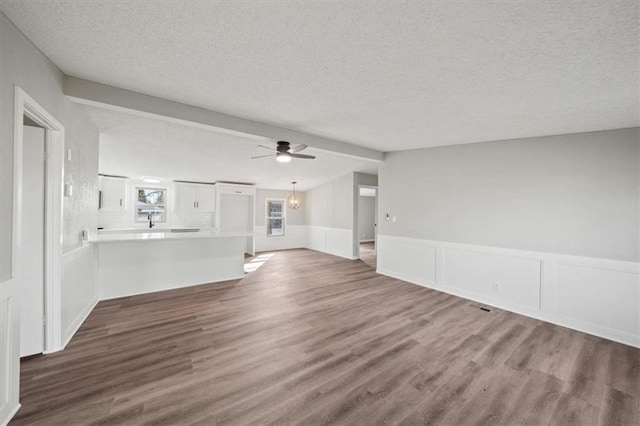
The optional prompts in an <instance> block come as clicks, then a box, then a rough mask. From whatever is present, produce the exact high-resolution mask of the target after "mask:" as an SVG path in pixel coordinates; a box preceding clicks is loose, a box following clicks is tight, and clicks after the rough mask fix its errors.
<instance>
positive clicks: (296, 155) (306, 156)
mask: <svg viewBox="0 0 640 426" xmlns="http://www.w3.org/2000/svg"><path fill="white" fill-rule="evenodd" d="M290 155H291V156H292V157H293V158H304V159H306V160H314V159H315V158H316V157H314V156H313V155H306V154H290Z"/></svg>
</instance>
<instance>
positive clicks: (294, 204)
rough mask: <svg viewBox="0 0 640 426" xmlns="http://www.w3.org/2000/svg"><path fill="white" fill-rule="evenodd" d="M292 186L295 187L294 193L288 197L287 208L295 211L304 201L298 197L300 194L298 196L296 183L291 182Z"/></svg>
mask: <svg viewBox="0 0 640 426" xmlns="http://www.w3.org/2000/svg"><path fill="white" fill-rule="evenodd" d="M291 184H292V185H293V193H292V194H291V195H289V196H288V197H287V206H289V208H290V209H291V210H295V209H297V208H298V207H300V206H301V205H302V201H301V200H300V197H298V194H296V182H291Z"/></svg>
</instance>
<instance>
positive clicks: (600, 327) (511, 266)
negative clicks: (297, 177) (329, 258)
mask: <svg viewBox="0 0 640 426" xmlns="http://www.w3.org/2000/svg"><path fill="white" fill-rule="evenodd" d="M434 260H435V261H434ZM378 272H379V273H381V274H384V275H388V276H392V277H395V278H398V279H401V280H404V281H408V282H412V283H414V284H419V285H423V286H426V287H430V288H434V289H436V290H440V291H444V292H447V293H451V294H454V295H457V296H460V297H464V298H467V299H470V300H474V301H477V302H480V303H484V304H488V305H492V306H495V307H498V308H501V309H506V310H509V311H513V312H517V313H519V314H523V315H528V316H530V317H533V318H538V319H541V320H543V321H547V322H551V323H554V324H558V325H562V326H565V327H569V328H573V329H576V330H579V331H582V332H585V333H589V334H593V335H596V336H600V337H604V338H606V339H610V340H614V341H617V342H621V343H625V344H628V345H632V346H636V347H640V263H634V262H624V261H616V260H608V259H595V258H587V257H578V256H568V255H559V254H552V253H542V252H531V251H525V250H514V249H504V248H497V247H487V246H476V245H471V244H460V243H451V242H446V241H433V240H421V239H414V238H404V237H394V236H389V235H378Z"/></svg>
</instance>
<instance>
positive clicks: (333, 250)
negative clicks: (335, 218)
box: [306, 226, 357, 259]
mask: <svg viewBox="0 0 640 426" xmlns="http://www.w3.org/2000/svg"><path fill="white" fill-rule="evenodd" d="M306 228H307V236H308V240H307V248H309V249H311V250H316V251H321V252H323V253H329V254H333V255H336V256H340V257H346V258H347V259H356V258H357V257H356V256H354V255H353V231H352V230H351V229H341V228H327V227H323V226H307V227H306Z"/></svg>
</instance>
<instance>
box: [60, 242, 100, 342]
mask: <svg viewBox="0 0 640 426" xmlns="http://www.w3.org/2000/svg"><path fill="white" fill-rule="evenodd" d="M96 251H97V248H96V246H95V245H94V244H89V245H86V246H83V247H80V248H78V249H76V250H73V251H71V252H69V253H65V254H64V255H62V343H63V348H64V346H66V344H67V343H68V342H69V341H70V340H71V338H72V337H73V335H74V334H75V332H76V331H77V330H78V328H80V326H81V325H82V323H83V322H84V320H85V319H86V318H87V316H89V314H90V313H91V310H92V309H93V308H94V306H95V305H96V303H98V269H97V268H98V265H97V254H96Z"/></svg>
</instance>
